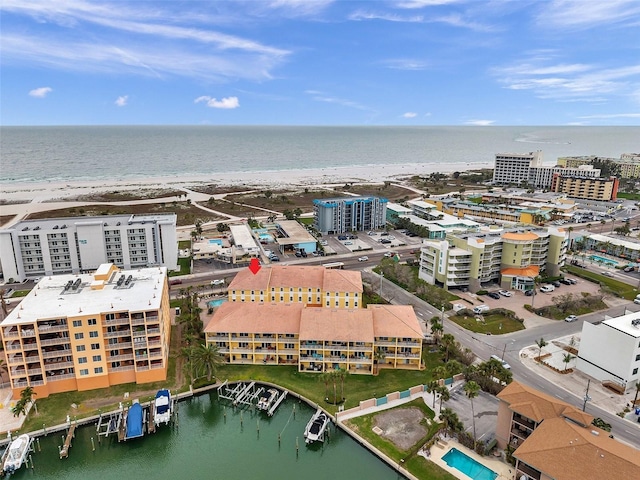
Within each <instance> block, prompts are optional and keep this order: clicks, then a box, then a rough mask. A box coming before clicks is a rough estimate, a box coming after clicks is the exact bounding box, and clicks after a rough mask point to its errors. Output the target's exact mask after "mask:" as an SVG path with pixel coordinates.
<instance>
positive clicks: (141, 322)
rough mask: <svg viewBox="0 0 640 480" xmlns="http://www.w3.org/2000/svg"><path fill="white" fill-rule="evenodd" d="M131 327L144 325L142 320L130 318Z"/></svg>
mask: <svg viewBox="0 0 640 480" xmlns="http://www.w3.org/2000/svg"><path fill="white" fill-rule="evenodd" d="M131 325H144V318H132V319H131Z"/></svg>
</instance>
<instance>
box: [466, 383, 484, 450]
mask: <svg viewBox="0 0 640 480" xmlns="http://www.w3.org/2000/svg"><path fill="white" fill-rule="evenodd" d="M479 391H480V385H478V384H477V383H476V382H474V381H473V380H471V381H470V382H467V383H465V384H464V393H465V394H466V395H467V397H468V398H469V400H471V420H472V421H473V448H474V450H475V448H476V414H475V411H474V409H473V399H474V398H476V397H477V396H478V392H479Z"/></svg>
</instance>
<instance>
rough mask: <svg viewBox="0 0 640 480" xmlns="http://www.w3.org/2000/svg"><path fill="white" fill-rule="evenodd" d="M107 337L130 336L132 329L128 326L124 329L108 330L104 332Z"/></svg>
mask: <svg viewBox="0 0 640 480" xmlns="http://www.w3.org/2000/svg"><path fill="white" fill-rule="evenodd" d="M104 336H105V338H113V337H130V336H131V329H129V328H127V329H124V330H118V331H116V332H107V333H105V334H104Z"/></svg>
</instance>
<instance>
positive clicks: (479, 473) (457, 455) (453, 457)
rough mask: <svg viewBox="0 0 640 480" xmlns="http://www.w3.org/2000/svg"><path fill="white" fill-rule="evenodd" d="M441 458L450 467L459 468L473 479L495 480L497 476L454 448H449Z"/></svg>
mask: <svg viewBox="0 0 640 480" xmlns="http://www.w3.org/2000/svg"><path fill="white" fill-rule="evenodd" d="M442 460H444V461H445V462H446V463H447V465H449V466H450V467H453V468H455V469H456V470H460V471H461V472H462V473H464V474H465V475H466V476H468V477H471V478H473V480H495V479H496V478H497V477H498V474H497V473H496V472H494V471H493V470H491V469H489V468H487V467H485V466H484V465H482V464H481V463H479V462H477V461H476V460H474V459H473V458H471V457H469V456H467V455H466V454H464V453H462V452H461V451H460V450H458V449H456V448H452V449H451V450H449V451H448V452H447V453H446V454H445V455H444V457H442Z"/></svg>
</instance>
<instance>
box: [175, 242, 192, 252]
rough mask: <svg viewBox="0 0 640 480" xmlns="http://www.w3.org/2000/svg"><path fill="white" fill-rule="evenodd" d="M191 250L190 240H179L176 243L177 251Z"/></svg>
mask: <svg viewBox="0 0 640 480" xmlns="http://www.w3.org/2000/svg"><path fill="white" fill-rule="evenodd" d="M187 248H191V240H180V241H179V242H178V250H185V249H187Z"/></svg>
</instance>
